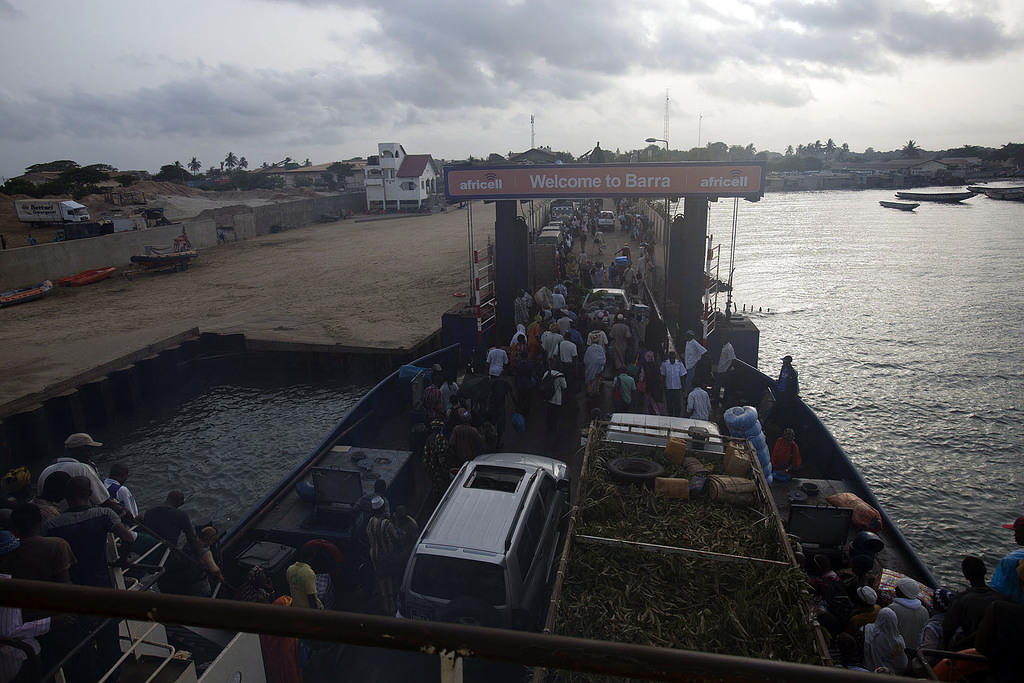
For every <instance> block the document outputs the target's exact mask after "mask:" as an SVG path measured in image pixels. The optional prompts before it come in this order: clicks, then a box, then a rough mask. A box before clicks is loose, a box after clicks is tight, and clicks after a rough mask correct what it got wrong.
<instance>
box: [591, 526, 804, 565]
mask: <svg viewBox="0 0 1024 683" xmlns="http://www.w3.org/2000/svg"><path fill="white" fill-rule="evenodd" d="M576 540H577V541H579V542H580V543H591V544H597V545H614V546H618V547H620V548H633V549H635V550H644V551H647V552H651V553H666V554H668V555H686V556H688V557H696V558H699V559H702V560H715V561H719V562H740V563H743V562H756V563H760V564H774V565H781V566H783V567H791V566H793V565H791V564H790V563H789V562H779V561H778V560H766V559H765V558H763V557H750V556H749V555H729V554H727V553H713V552H711V551H710V550H694V549H693V548H677V547H675V546H671V545H658V544H657V543H640V542H639V541H623V540H621V539H618V538H604V537H601V536H585V535H583V534H580V535H578V536H576Z"/></svg>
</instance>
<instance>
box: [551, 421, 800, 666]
mask: <svg viewBox="0 0 1024 683" xmlns="http://www.w3.org/2000/svg"><path fill="white" fill-rule="evenodd" d="M592 437H593V438H591V440H590V442H591V444H592V449H591V453H590V457H589V461H588V465H587V472H586V473H585V474H584V478H583V479H582V481H581V484H580V493H579V512H578V517H577V526H576V534H577V535H583V536H599V537H603V538H611V539H618V540H625V541H634V542H641V543H650V544H656V545H665V546H672V547H676V548H682V549H691V550H700V551H710V552H715V553H723V554H728V555H735V556H740V558H741V559H735V560H731V561H723V560H721V559H712V558H705V557H695V556H691V555H685V554H680V553H671V552H664V551H655V552H649V551H645V550H641V549H639V548H632V547H620V546H613V545H606V544H601V543H594V542H584V541H581V540H579V539H578V538H576V539H574V541H573V544H572V547H571V550H570V552H569V559H568V564H567V569H566V574H565V582H564V584H563V585H562V589H561V594H560V596H559V602H558V613H557V618H556V621H555V629H554V630H555V632H556V633H559V634H561V635H571V636H578V637H583V638H591V639H599V640H612V641H618V642H626V643H636V644H642V645H652V646H656V647H671V648H679V649H687V650H699V651H704V652H714V653H719V654H731V655H738V656H744V657H757V658H764V659H782V660H787V661H791V662H802V663H809V664H813V663H819V662H820V658H819V657H818V655H817V654H816V651H815V645H814V643H815V635H814V626H813V624H812V623H811V620H810V618H809V617H808V605H809V603H808V588H807V577H806V575H805V574H804V572H803V571H802V570H801V569H800V568H798V567H796V566H793V565H791V564H779V563H780V562H782V563H786V562H788V560H787V554H786V552H785V549H784V546H783V545H782V543H784V542H785V541H784V540H783V539H782V538H780V535H779V531H778V528H777V525H776V522H775V518H774V515H773V512H772V511H771V509H770V504H769V503H768V502H767V501H765V500H764V499H763V498H761V497H759V498H758V502H757V503H756V504H755V506H754V507H752V508H738V507H733V506H729V505H722V504H717V503H714V502H712V501H709V500H704V499H699V500H673V499H668V498H662V497H658V496H655V495H654V494H653V493H652V492H651V491H649V490H648V489H646V488H643V487H637V486H628V487H623V486H619V485H617V484H615V483H613V482H612V481H610V479H609V478H608V475H607V463H608V461H609V460H611V459H613V458H616V457H619V456H622V455H631V456H642V457H648V458H650V459H652V460H655V461H658V462H660V463H661V464H662V465H663V466H665V467H666V469H667V470H668V473H667V476H672V475H673V474H679V475H681V476H685V475H684V474H683V473H682V472H679V471H678V467H677V466H675V465H673V464H672V463H671V462H670V461H669V460H668V459H667V458H666V457H665V454H664V449H662V448H643V447H639V448H638V447H632V446H623V445H619V444H612V443H607V442H605V441H604V440H603V438H602V437H603V434H599V435H597V436H594V435H592ZM742 558H757V559H764V560H774V561H775V562H760V561H756V559H742ZM559 677H568V674H564V672H562V673H560V674H559ZM569 678H570V680H571V677H569ZM580 680H583V679H582V678H581V679H580ZM587 680H593V678H592V677H587Z"/></svg>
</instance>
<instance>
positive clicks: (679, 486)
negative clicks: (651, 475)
mask: <svg viewBox="0 0 1024 683" xmlns="http://www.w3.org/2000/svg"><path fill="white" fill-rule="evenodd" d="M654 495H656V496H664V497H665V498H679V499H685V498H689V497H690V481H689V480H688V479H678V478H673V477H657V478H655V480H654Z"/></svg>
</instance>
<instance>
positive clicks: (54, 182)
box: [0, 152, 355, 199]
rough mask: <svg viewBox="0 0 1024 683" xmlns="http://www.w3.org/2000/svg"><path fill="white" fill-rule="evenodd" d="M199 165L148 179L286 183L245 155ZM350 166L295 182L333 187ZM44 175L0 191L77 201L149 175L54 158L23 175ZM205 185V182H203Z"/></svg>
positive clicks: (293, 164) (224, 185) (170, 167)
mask: <svg viewBox="0 0 1024 683" xmlns="http://www.w3.org/2000/svg"><path fill="white" fill-rule="evenodd" d="M312 165H313V162H312V161H310V159H309V158H307V159H306V160H305V161H303V162H301V163H300V162H297V161H295V160H293V159H292V158H291V157H285V158H284V159H282V160H281V161H278V162H274V163H269V162H266V161H264V162H263V163H262V164H261V165H260V168H261V169H263V170H269V169H281V170H292V169H298V168H306V167H310V166H312ZM202 168H203V163H202V162H201V161H200V160H199V158H198V157H196V156H193V157H192V158H191V159H190V160H189V161H188V162H187V163H184V164H183V163H182V162H181V161H174V162H171V163H168V164H164V165H162V166H161V167H160V170H159V171H158V172H157V173H155V174H154V175H152V176H151V178H152V180H156V181H161V182H175V183H185V182H188V181H195V180H200V181H209V184H208V187H209V189H215V190H233V189H234V190H254V189H275V188H278V187H281V186H282V185H284V181H283V180H282V179H281V178H280V177H275V176H273V175H272V174H267V173H255V172H253V171H250V170H248V168H249V162H248V160H247V159H246V158H245V157H244V156H238V155H236V154H235V153H234V152H228V153H227V155H226V156H225V157H224V159H223V161H220V162H219V165H218V166H212V165H211V166H209V167H208V168H207V169H206V171H205V172H203V171H202ZM354 168H355V167H354V165H353V164H350V163H345V162H342V161H336V162H334V163H332V164H331V165H330V166H328V167H327V169H326V170H325V171H324V172H323V173H321V178H320V182H319V183H317V182H316V181H314V180H312V179H309V178H297V179H296V182H295V184H296V186H299V187H302V186H306V185H308V186H312V185H314V184H320V185H326V186H327V188H328V189H330V190H335V189H338V188H339V187H340V186H342V185H343V184H344V179H345V178H346V177H348V176H349V175H350V174H351V173H352V171H353V169H354ZM39 173H48V174H51V175H52V174H55V175H54V176H53V177H52V178H48V179H47V180H46V181H45V182H42V183H39V182H32V181H31V180H29V179H27V178H24V177H18V178H11V179H9V180H7V181H6V182H5V183H4V184H3V185H0V192H2V193H4V194H8V195H13V194H23V195H28V196H30V197H48V196H54V195H65V196H67V195H70V196H71V197H73V198H74V199H81V198H82V197H85V196H86V195H89V194H97V193H101V192H102V191H103V188H101V187H99V185H98V183H105V182H107V181H109V180H114V181H116V182H117V183H118V185H119V186H121V187H128V186H130V185H132V184H133V183H136V182H138V181H139V180H141V179H144V178H147V177H149V176H148V174H144V173H137V172H136V173H124V172H119V171H118V169H117V168H115V167H114V166H111V165H110V164H90V165H87V166H81V165H80V164H79V163H78V162H76V161H73V160H71V159H58V160H55V161H49V162H44V163H38V164H32V165H31V166H28V167H26V168H25V174H26V175H31V174H39ZM204 184H205V183H204Z"/></svg>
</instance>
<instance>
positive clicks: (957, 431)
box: [711, 188, 1024, 585]
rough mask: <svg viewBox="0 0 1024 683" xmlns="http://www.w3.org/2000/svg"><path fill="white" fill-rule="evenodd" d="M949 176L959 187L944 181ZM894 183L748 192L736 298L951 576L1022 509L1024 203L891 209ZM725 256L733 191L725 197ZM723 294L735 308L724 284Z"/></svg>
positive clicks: (930, 561) (1006, 542) (1008, 538)
mask: <svg viewBox="0 0 1024 683" xmlns="http://www.w3.org/2000/svg"><path fill="white" fill-rule="evenodd" d="M941 189H942V190H950V189H955V188H941ZM892 198H893V195H892V193H891V192H888V191H863V192H848V191H831V192H804V193H780V194H769V195H767V196H766V197H765V198H764V199H763V200H761V201H760V202H758V203H756V204H750V203H748V202H744V201H740V206H739V211H740V212H739V230H738V237H737V249H736V250H737V255H736V274H735V278H734V285H735V289H736V293H735V301H736V302H737V303H738V304H740V306H741V307H742V305H743V304H747V305H748V306H749V305H751V304H753V305H754V306H755V307H761V308H763V309H765V310H767V309H768V308H770V309H771V313H767V312H766V313H761V314H754V315H753V318H754V320H755V322H756V323H757V326H758V327H759V328H760V330H761V353H760V356H761V361H760V365H761V369H762V370H763V371H764V372H766V373H767V374H769V375H773V374H774V375H777V373H778V370H779V367H780V365H781V363H780V359H781V358H782V356H784V355H786V354H791V355H792V356H793V357H794V366H795V367H796V368H797V370H798V371H799V373H800V387H801V395H802V397H803V399H804V401H806V402H807V404H808V405H809V406H810V407H811V408H812V409H813V410H815V411H816V412H817V414H818V416H819V417H820V418H821V419H822V421H823V422H824V423H825V425H826V426H827V427H828V428H829V429H830V430H831V431H832V433H833V435H835V437H836V440H837V441H838V442H839V443H840V445H842V446H843V448H844V449H845V450H846V452H847V454H848V455H849V456H850V458H851V459H852V460H853V462H854V463H855V464H856V465H857V466H858V467H859V468H860V470H861V472H862V473H863V475H864V478H865V479H866V480H867V482H868V484H869V485H870V486H871V487H872V489H873V490H874V492H875V494H876V495H877V496H878V498H879V500H880V501H881V503H882V504H883V505H884V506H885V508H886V511H887V512H888V513H889V515H890V516H891V517H892V518H893V520H894V521H895V522H896V523H897V524H898V525H899V527H900V529H901V530H902V531H903V533H904V535H906V537H907V539H908V540H909V541H910V543H911V544H912V545H913V546H914V548H915V549H916V550H917V552H918V554H919V555H921V557H922V559H923V560H924V562H925V564H927V565H929V566H930V567H931V568H932V570H933V573H934V574H935V575H936V578H938V579H939V580H940V581H943V582H946V583H955V584H957V585H960V584H962V583H963V579H962V577H961V575H960V559H961V557H962V556H963V555H964V554H966V553H976V554H980V555H982V556H983V557H984V558H985V559H986V561H987V563H988V566H989V570H990V571H991V569H992V568H993V566H994V564H995V562H996V561H997V560H998V559H999V558H1001V557H1002V556H1003V555H1004V554H1005V553H1006V552H1007V551H1008V550H1009V549H1011V547H1014V546H1013V538H1012V532H1011V531H1007V530H1004V529H1002V528H1001V526H1000V525H1001V524H1003V523H1004V522H1009V521H1012V520H1013V519H1015V518H1016V517H1017V516H1018V515H1021V514H1024V429H1022V424H1021V410H1024V306H1022V298H1024V292H1022V289H1024V202H1006V201H995V200H991V199H988V198H987V197H984V196H978V197H974V198H973V199H970V200H968V201H966V202H964V203H962V204H953V205H943V204H928V203H923V204H922V205H921V206H920V208H918V209H917V210H916V211H914V212H903V211H897V210H893V209H885V208H882V207H881V206H879V205H878V201H879V200H882V199H892ZM711 206H712V208H711V232H712V233H714V235H715V240H716V242H722V243H723V244H724V245H726V246H723V267H722V273H723V275H724V274H725V272H726V268H727V263H728V261H727V258H728V257H727V255H726V254H725V252H726V249H727V245H728V236H729V233H730V231H731V224H732V200H731V199H730V200H722V201H720V202H718V203H717V204H712V205H711ZM719 305H720V306H722V307H724V298H723V299H720V301H719Z"/></svg>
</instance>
